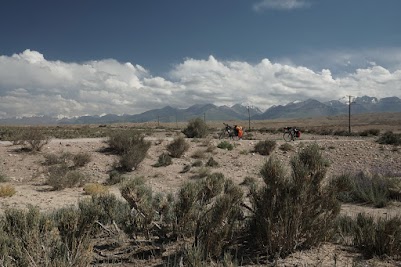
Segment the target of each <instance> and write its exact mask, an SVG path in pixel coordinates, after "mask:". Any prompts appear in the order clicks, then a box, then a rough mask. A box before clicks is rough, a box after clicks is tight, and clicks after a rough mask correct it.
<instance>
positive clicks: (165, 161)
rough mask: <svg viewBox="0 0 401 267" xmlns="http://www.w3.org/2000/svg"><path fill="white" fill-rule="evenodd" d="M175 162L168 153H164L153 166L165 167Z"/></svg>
mask: <svg viewBox="0 0 401 267" xmlns="http://www.w3.org/2000/svg"><path fill="white" fill-rule="evenodd" d="M172 163H173V161H172V159H171V157H170V155H169V154H167V153H162V154H161V155H160V156H159V159H158V160H157V163H156V164H154V165H153V167H165V166H169V165H171V164H172Z"/></svg>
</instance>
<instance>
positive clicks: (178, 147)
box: [167, 137, 189, 158]
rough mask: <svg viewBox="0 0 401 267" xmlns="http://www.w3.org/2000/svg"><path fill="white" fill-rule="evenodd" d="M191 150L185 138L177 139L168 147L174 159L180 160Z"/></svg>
mask: <svg viewBox="0 0 401 267" xmlns="http://www.w3.org/2000/svg"><path fill="white" fill-rule="evenodd" d="M188 149H189V144H188V143H187V142H186V141H185V139H184V138H183V137H177V138H175V139H174V140H173V141H172V142H171V143H170V144H169V145H168V146H167V151H168V152H169V153H170V156H172V157H173V158H180V157H181V156H182V155H184V153H185V152H186V151H187V150H188Z"/></svg>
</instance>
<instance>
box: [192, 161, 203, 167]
mask: <svg viewBox="0 0 401 267" xmlns="http://www.w3.org/2000/svg"><path fill="white" fill-rule="evenodd" d="M191 166H192V167H201V166H203V162H202V161H201V160H200V159H198V160H195V161H194V162H193V163H192V165H191Z"/></svg>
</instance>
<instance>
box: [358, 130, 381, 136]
mask: <svg viewBox="0 0 401 267" xmlns="http://www.w3.org/2000/svg"><path fill="white" fill-rule="evenodd" d="M379 134H380V130H379V129H367V130H364V131H362V132H360V133H359V135H360V136H378V135H379Z"/></svg>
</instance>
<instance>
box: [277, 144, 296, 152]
mask: <svg viewBox="0 0 401 267" xmlns="http://www.w3.org/2000/svg"><path fill="white" fill-rule="evenodd" d="M279 148H280V150H282V151H285V152H288V151H293V150H294V147H293V146H292V145H291V144H289V143H284V144H282V145H281V146H280V147H279Z"/></svg>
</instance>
